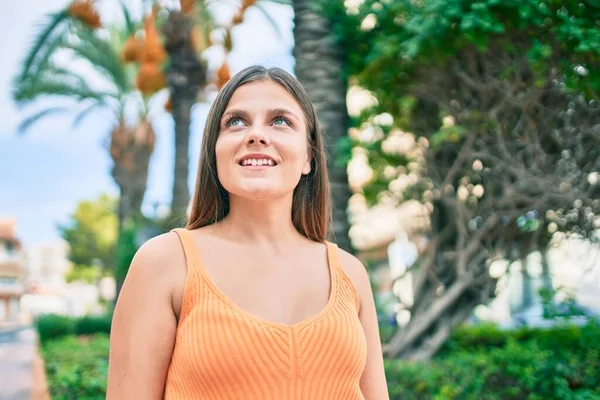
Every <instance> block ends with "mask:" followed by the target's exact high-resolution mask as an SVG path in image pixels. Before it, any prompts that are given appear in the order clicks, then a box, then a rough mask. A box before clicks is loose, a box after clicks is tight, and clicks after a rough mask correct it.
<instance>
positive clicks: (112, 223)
mask: <svg viewBox="0 0 600 400" xmlns="http://www.w3.org/2000/svg"><path fill="white" fill-rule="evenodd" d="M116 208H117V201H116V200H115V199H113V198H111V197H110V196H108V195H101V196H100V197H99V198H98V199H96V200H92V201H82V202H81V203H79V204H78V205H77V208H76V209H75V212H74V213H73V214H72V215H71V217H70V221H69V222H68V223H67V224H66V225H63V226H59V231H60V234H61V236H62V238H63V239H65V240H66V241H67V243H68V244H69V260H70V261H71V262H72V263H73V270H74V271H76V270H81V271H80V272H74V273H72V274H71V278H74V277H76V276H86V275H87V276H88V278H89V275H90V274H91V273H92V272H93V270H92V271H90V267H92V268H93V267H96V268H98V266H99V265H98V264H100V265H101V266H102V267H103V268H105V270H107V271H112V269H113V265H114V257H115V250H116V243H117V233H118V232H117V231H118V224H119V223H118V217H117V213H116ZM86 280H87V279H86Z"/></svg>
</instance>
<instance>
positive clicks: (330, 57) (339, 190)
mask: <svg viewBox="0 0 600 400" xmlns="http://www.w3.org/2000/svg"><path fill="white" fill-rule="evenodd" d="M313 3H314V1H311V0H293V6H294V41H295V45H294V50H293V54H294V57H295V59H296V67H295V70H296V71H295V72H296V76H297V78H298V80H300V82H302V84H303V86H304V87H305V88H306V91H307V92H308V94H309V96H310V97H311V99H312V101H313V103H314V105H315V108H316V111H317V115H318V117H319V120H320V121H321V124H322V126H323V131H324V132H325V144H326V148H327V152H328V155H329V159H328V169H329V177H330V181H331V193H332V204H333V236H334V238H335V240H336V241H337V243H338V244H339V246H340V247H341V248H343V249H345V250H348V251H352V244H351V242H350V238H349V236H348V231H349V229H350V224H349V222H348V216H347V213H346V208H347V205H348V199H349V198H350V195H351V193H350V188H349V186H348V175H347V172H346V167H345V166H343V165H340V163H338V162H336V158H337V157H336V153H335V149H336V144H337V143H338V142H339V140H340V139H342V138H344V137H346V136H347V134H348V127H349V117H348V111H347V109H346V91H347V82H346V81H345V79H344V71H343V65H344V53H343V51H342V49H341V47H340V46H338V45H337V44H336V41H335V40H334V38H333V35H332V29H331V25H330V23H329V21H328V20H327V18H326V17H325V16H323V15H320V14H319V13H318V12H317V10H315V7H314V4H313Z"/></svg>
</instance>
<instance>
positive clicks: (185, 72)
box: [162, 0, 212, 222]
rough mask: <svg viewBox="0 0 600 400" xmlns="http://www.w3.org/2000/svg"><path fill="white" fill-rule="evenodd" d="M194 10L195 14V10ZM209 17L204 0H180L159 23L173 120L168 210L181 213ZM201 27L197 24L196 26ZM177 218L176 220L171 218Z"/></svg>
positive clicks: (202, 78) (202, 79)
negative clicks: (193, 108)
mask: <svg viewBox="0 0 600 400" xmlns="http://www.w3.org/2000/svg"><path fill="white" fill-rule="evenodd" d="M196 10H197V15H194V14H195V11H196ZM211 25H212V19H211V17H210V13H209V12H208V9H207V7H206V4H205V3H204V1H198V7H196V4H195V1H189V0H181V10H171V11H170V12H169V17H168V19H167V21H166V23H165V24H164V26H163V29H162V32H163V35H164V36H165V49H166V51H167V53H168V54H169V67H168V69H167V82H168V86H169V91H170V94H171V97H170V104H171V108H172V111H171V112H172V114H173V120H174V122H175V168H174V171H173V191H172V194H173V197H172V202H171V214H172V216H174V217H176V218H180V217H184V216H185V215H186V210H187V206H188V202H189V199H190V193H189V188H188V174H189V142H190V123H191V114H192V107H193V105H194V104H195V103H196V100H197V97H198V93H199V91H200V89H201V88H203V87H204V86H205V85H206V82H207V72H206V65H205V64H204V63H203V62H202V61H201V60H200V57H199V53H200V52H201V51H202V50H204V49H205V48H206V47H207V45H208V33H209V31H210V29H211ZM200 27H201V28H200ZM174 222H177V221H174Z"/></svg>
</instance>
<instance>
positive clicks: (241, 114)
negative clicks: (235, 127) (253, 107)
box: [221, 109, 249, 120]
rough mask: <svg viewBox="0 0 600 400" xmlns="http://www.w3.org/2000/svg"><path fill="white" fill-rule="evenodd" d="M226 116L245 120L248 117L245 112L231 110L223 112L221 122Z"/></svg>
mask: <svg viewBox="0 0 600 400" xmlns="http://www.w3.org/2000/svg"><path fill="white" fill-rule="evenodd" d="M228 115H239V116H240V117H242V118H246V119H247V118H248V117H249V114H248V113H247V112H246V111H244V110H237V109H233V110H228V111H226V112H224V113H223V116H222V117H221V120H223V119H224V118H225V117H226V116H228Z"/></svg>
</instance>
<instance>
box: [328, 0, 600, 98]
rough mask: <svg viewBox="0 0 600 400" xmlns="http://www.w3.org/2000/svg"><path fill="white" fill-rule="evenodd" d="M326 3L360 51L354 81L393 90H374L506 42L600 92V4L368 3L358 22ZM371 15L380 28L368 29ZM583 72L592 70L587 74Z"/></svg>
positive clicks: (572, 82)
mask: <svg viewBox="0 0 600 400" xmlns="http://www.w3.org/2000/svg"><path fill="white" fill-rule="evenodd" d="M325 3H329V4H326V5H325V6H324V7H325V10H326V12H327V13H328V14H329V15H330V16H331V19H332V21H333V22H335V23H336V24H337V26H336V31H337V33H338V36H339V38H340V40H341V41H342V42H343V43H344V44H345V45H346V48H348V49H352V51H351V55H350V57H349V58H350V60H349V61H351V63H350V64H351V69H352V70H351V71H350V72H351V74H352V75H354V74H355V73H359V75H360V77H361V79H364V81H366V82H368V81H371V82H375V81H384V82H388V86H380V85H367V86H376V87H379V88H380V89H381V90H383V89H384V88H385V89H393V91H396V90H397V89H399V88H400V87H403V86H410V85H411V84H412V80H411V79H410V77H411V76H412V75H414V73H416V72H417V71H418V70H419V68H420V67H421V66H423V67H425V65H426V64H427V63H431V62H435V63H438V64H439V63H440V62H441V61H443V60H446V59H447V58H448V57H451V56H453V55H455V54H456V53H457V52H459V51H461V50H463V49H465V48H467V47H469V46H475V47H476V48H477V49H478V50H479V51H486V50H490V49H491V47H492V45H493V43H494V41H495V40H498V39H500V44H501V45H502V46H506V48H513V49H514V51H515V52H516V51H520V50H519V49H518V47H517V46H514V45H515V44H520V43H519V42H521V43H528V48H529V51H528V56H529V59H530V61H531V62H532V64H533V65H534V67H535V69H536V70H537V71H540V72H541V71H549V70H550V68H552V67H559V69H560V70H561V71H562V72H563V73H564V74H565V76H566V78H567V79H566V80H567V82H568V85H567V86H570V87H572V88H575V87H579V88H583V87H585V88H588V89H589V88H593V90H594V91H595V92H596V94H597V93H598V92H599V91H600V72H599V71H598V69H597V68H594V66H597V65H598V62H599V61H600V26H598V25H597V21H598V20H600V3H598V2H597V1H595V0H593V1H583V2H563V1H560V0H545V1H538V0H524V1H523V0H508V1H506V0H503V1H500V0H480V1H475V2H474V1H467V0H458V1H444V0H430V1H419V2H417V1H409V0H400V1H391V2H380V1H376V0H366V1H365V2H364V3H363V4H362V5H361V7H360V9H359V10H358V12H357V13H355V15H345V14H346V13H345V10H344V9H343V8H342V7H340V5H339V4H332V3H337V2H325ZM368 15H372V17H374V18H375V20H376V25H375V27H373V28H372V29H367V28H363V29H360V24H361V22H363V20H364V19H365V17H367V16H368ZM372 17H370V18H372ZM357 43H360V45H357ZM576 65H580V66H583V67H585V68H587V69H588V71H587V74H582V73H581V70H579V71H578V70H577V69H576V68H574V67H575V66H576ZM392 83H393V84H392ZM390 84H392V85H391V86H390ZM378 94H379V93H376V95H377V97H378V99H379V98H380V96H379V95H378ZM382 94H383V95H384V96H383V97H386V96H385V94H384V93H382ZM387 96H394V95H393V94H391V93H388V94H387ZM386 108H387V109H389V108H388V107H386Z"/></svg>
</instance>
